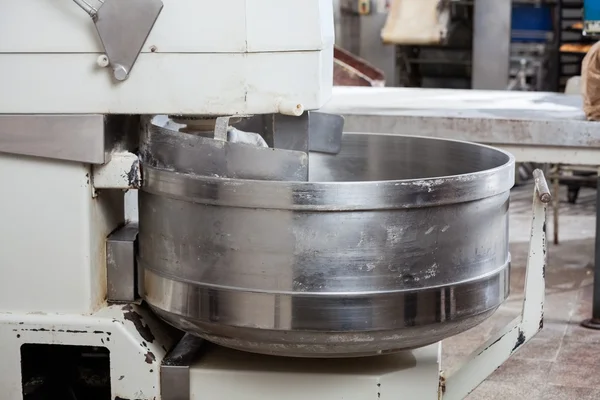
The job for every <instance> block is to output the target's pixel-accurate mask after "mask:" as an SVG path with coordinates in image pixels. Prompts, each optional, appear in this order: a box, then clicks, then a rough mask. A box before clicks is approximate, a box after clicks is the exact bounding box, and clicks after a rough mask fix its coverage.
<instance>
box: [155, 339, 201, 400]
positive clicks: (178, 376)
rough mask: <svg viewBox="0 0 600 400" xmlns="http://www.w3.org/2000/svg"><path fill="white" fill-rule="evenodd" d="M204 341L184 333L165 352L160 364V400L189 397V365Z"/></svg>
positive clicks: (185, 398) (187, 399) (176, 399)
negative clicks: (166, 352)
mask: <svg viewBox="0 0 600 400" xmlns="http://www.w3.org/2000/svg"><path fill="white" fill-rule="evenodd" d="M203 342H204V341H203V340H202V339H200V338H198V337H195V336H192V335H190V334H187V335H185V336H184V337H183V338H182V339H181V340H180V341H179V343H177V345H176V346H175V347H174V348H173V349H172V350H171V351H170V352H169V354H167V356H166V357H165V358H164V360H163V362H162V365H161V366H160V394H161V399H162V400H189V399H190V365H191V364H192V363H193V362H194V360H195V359H196V357H197V356H198V354H199V353H200V350H201V349H202V347H203V346H204V343H203Z"/></svg>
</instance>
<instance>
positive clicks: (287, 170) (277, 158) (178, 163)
mask: <svg viewBox="0 0 600 400" xmlns="http://www.w3.org/2000/svg"><path fill="white" fill-rule="evenodd" d="M153 121H154V122H149V123H148V128H147V129H145V130H144V133H143V138H142V145H141V148H140V152H141V158H142V159H143V161H144V162H145V164H146V165H149V166H159V167H161V168H167V169H170V170H174V171H178V172H182V173H196V174H206V175H208V176H220V177H223V178H239V179H268V180H292V181H296V180H300V181H306V180H307V179H308V155H307V154H306V153H305V152H301V151H291V150H281V149H277V150H276V151H274V149H272V148H265V147H257V146H249V145H246V144H238V143H229V142H224V141H222V140H214V139H211V138H206V137H202V136H199V135H195V134H191V133H184V132H180V131H178V130H177V127H176V126H170V125H169V122H168V121H165V120H160V119H159V118H157V117H155V118H154V119H153ZM157 124H159V125H157Z"/></svg>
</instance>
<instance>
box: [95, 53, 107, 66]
mask: <svg viewBox="0 0 600 400" xmlns="http://www.w3.org/2000/svg"><path fill="white" fill-rule="evenodd" d="M96 63H97V64H98V66H99V67H102V68H104V67H108V64H109V61H108V57H107V56H106V54H101V55H99V56H98V59H97V60H96Z"/></svg>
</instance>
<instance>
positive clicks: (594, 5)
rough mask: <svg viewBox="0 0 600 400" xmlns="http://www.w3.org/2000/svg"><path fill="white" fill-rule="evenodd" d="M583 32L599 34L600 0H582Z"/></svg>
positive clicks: (587, 34)
mask: <svg viewBox="0 0 600 400" xmlns="http://www.w3.org/2000/svg"><path fill="white" fill-rule="evenodd" d="M583 34H584V35H586V36H598V35H600V0H583Z"/></svg>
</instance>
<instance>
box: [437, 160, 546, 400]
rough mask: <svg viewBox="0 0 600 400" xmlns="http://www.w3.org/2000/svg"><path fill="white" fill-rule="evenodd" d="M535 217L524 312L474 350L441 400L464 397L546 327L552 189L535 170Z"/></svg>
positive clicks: (444, 386)
mask: <svg viewBox="0 0 600 400" xmlns="http://www.w3.org/2000/svg"><path fill="white" fill-rule="evenodd" d="M533 175H534V178H535V189H534V194H533V218H532V223H531V237H530V241H529V255H528V259H527V268H526V276H525V291H524V298H523V309H522V311H521V315H519V316H518V317H517V318H515V319H514V320H513V321H512V322H510V323H509V324H508V325H507V326H506V327H504V329H502V330H501V331H500V332H498V333H496V334H495V335H493V336H492V337H491V338H490V339H489V340H488V341H487V342H486V343H484V344H483V345H482V346H481V347H479V348H478V349H477V350H475V351H474V352H473V353H472V354H471V355H470V356H469V357H468V358H467V360H466V361H464V362H463V363H462V365H460V366H459V367H458V369H456V370H455V371H453V373H452V374H450V375H449V376H448V377H447V378H446V379H445V381H444V378H443V377H442V380H441V384H440V399H444V400H459V399H464V398H465V397H466V396H467V395H468V394H469V393H471V392H472V391H473V390H474V389H475V388H476V387H477V386H479V384H481V383H482V382H483V381H484V380H485V379H486V378H487V377H488V376H490V375H491V374H492V373H493V372H494V371H495V370H496V369H497V368H498V367H499V366H500V365H502V364H503V363H504V362H505V361H506V360H508V358H510V357H511V356H512V354H513V353H514V352H515V351H517V350H518V349H519V348H520V347H521V346H523V344H525V343H527V342H528V341H529V340H530V339H531V338H532V337H533V336H535V335H536V334H537V333H538V332H539V331H540V330H541V329H542V327H543V322H544V290H545V269H546V207H547V204H548V203H549V202H550V200H551V195H550V190H549V189H548V184H547V183H546V179H545V178H544V174H543V173H542V171H541V170H539V169H536V170H535V171H534V172H533Z"/></svg>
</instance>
